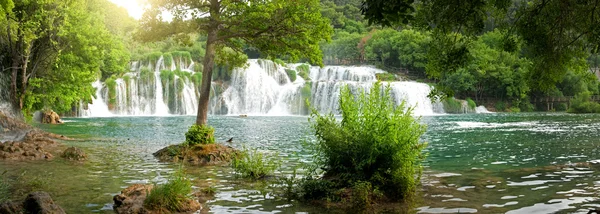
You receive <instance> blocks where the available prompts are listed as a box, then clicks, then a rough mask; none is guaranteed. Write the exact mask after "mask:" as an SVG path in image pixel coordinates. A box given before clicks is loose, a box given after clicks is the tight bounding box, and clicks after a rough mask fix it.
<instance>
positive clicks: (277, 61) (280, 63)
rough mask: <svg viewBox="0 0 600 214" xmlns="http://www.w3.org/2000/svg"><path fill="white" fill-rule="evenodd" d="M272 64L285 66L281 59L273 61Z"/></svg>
mask: <svg viewBox="0 0 600 214" xmlns="http://www.w3.org/2000/svg"><path fill="white" fill-rule="evenodd" d="M273 62H274V63H275V64H278V65H280V66H285V62H284V61H283V60H281V59H274V60H273Z"/></svg>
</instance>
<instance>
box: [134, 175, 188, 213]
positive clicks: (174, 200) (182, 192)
mask: <svg viewBox="0 0 600 214" xmlns="http://www.w3.org/2000/svg"><path fill="white" fill-rule="evenodd" d="M191 193H192V183H191V181H190V180H189V179H187V178H186V177H185V175H184V174H183V173H182V172H177V173H176V174H175V175H174V176H173V177H172V178H171V179H170V180H169V181H168V182H167V183H165V184H162V185H155V186H154V188H152V190H151V191H150V193H148V195H147V196H146V199H145V200H144V206H145V207H147V208H149V209H151V210H164V209H167V210H168V211H172V212H178V211H183V210H184V209H185V206H186V204H185V203H186V202H187V201H188V200H191V197H190V194H191Z"/></svg>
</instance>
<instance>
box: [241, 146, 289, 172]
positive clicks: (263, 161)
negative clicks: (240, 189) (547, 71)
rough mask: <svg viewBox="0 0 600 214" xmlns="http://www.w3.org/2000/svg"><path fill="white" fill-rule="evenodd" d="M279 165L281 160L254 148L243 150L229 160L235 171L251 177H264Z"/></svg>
mask: <svg viewBox="0 0 600 214" xmlns="http://www.w3.org/2000/svg"><path fill="white" fill-rule="evenodd" d="M280 165H281V162H280V161H279V160H278V159H276V158H274V157H269V156H265V155H264V154H263V153H261V152H258V151H257V150H256V149H253V150H248V149H246V150H243V151H242V152H240V154H239V155H238V156H237V157H234V158H233V159H232V160H231V166H232V167H233V170H235V172H237V173H239V174H241V175H242V176H243V177H246V178H251V179H261V178H264V177H265V176H267V175H270V174H271V173H273V172H274V171H275V170H276V169H277V168H279V166H280Z"/></svg>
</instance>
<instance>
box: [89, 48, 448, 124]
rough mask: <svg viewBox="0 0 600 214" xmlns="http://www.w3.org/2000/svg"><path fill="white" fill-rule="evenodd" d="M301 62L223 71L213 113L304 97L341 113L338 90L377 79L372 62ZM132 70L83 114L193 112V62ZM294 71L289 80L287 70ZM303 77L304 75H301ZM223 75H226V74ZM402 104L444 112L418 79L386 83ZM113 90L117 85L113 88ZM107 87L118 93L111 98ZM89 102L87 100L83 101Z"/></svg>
mask: <svg viewBox="0 0 600 214" xmlns="http://www.w3.org/2000/svg"><path fill="white" fill-rule="evenodd" d="M298 65H299V64H289V65H279V64H277V63H274V62H272V61H270V60H261V59H251V60H248V62H247V65H246V66H245V67H243V68H236V69H233V70H226V69H225V70H223V69H221V70H219V71H215V72H225V73H227V75H225V76H227V77H223V73H221V75H220V77H216V76H217V74H216V73H213V77H214V78H215V79H214V80H213V82H212V84H211V94H210V103H209V114H226V115H242V114H243V115H306V114H308V106H306V103H305V100H307V99H308V100H309V102H310V104H311V105H312V106H313V107H314V108H316V109H317V110H318V111H320V112H323V113H329V112H333V113H335V114H339V110H338V109H339V103H338V102H339V92H340V89H341V88H342V87H343V86H346V85H348V86H349V87H350V89H351V91H352V92H355V93H358V92H359V91H362V90H365V91H367V92H368V91H369V89H370V88H371V87H372V86H373V84H374V83H375V82H376V81H377V78H376V75H377V74H378V73H385V71H382V70H380V69H377V68H375V67H372V66H325V67H322V68H321V67H316V66H313V67H310V69H309V71H308V73H307V74H306V75H300V74H299V72H298V71H296V69H297V68H296V67H297V66H298ZM130 66H131V69H130V70H131V72H130V73H127V74H125V75H124V76H123V77H122V78H119V79H117V80H116V81H115V85H116V86H115V87H114V89H109V87H108V86H107V84H105V83H101V82H99V81H98V82H95V83H94V84H93V86H94V87H95V88H96V97H95V98H93V99H92V101H93V103H92V104H89V105H87V109H81V110H80V112H81V114H80V115H81V116H89V117H100V116H141V115H195V114H196V113H197V110H198V100H199V94H200V87H199V86H198V85H196V84H195V83H194V81H193V80H192V79H193V78H192V75H193V74H194V69H193V68H194V63H193V62H192V61H191V60H186V59H181V58H178V59H176V60H173V63H171V65H170V66H166V65H165V63H164V59H163V57H160V58H159V59H158V60H156V62H132V63H131V64H130ZM293 72H296V74H297V75H296V76H297V77H296V79H295V80H294V81H291V79H290V76H288V73H293ZM301 76H304V77H305V78H306V79H304V78H302V77H301ZM223 78H225V79H223ZM385 84H387V85H389V86H390V88H391V96H392V98H393V100H394V102H396V104H398V105H399V104H400V103H401V102H402V101H405V102H406V104H407V105H408V106H415V110H414V113H415V114H416V115H432V114H438V113H444V111H443V106H442V105H441V104H440V103H439V102H431V100H430V99H429V98H427V95H428V94H429V93H430V92H431V87H430V86H428V85H427V84H424V83H416V82H389V83H384V85H385ZM110 90H115V91H114V93H113V92H112V91H110ZM109 91H110V93H111V94H114V95H113V96H114V97H113V98H112V99H111V98H109ZM82 106H85V105H82Z"/></svg>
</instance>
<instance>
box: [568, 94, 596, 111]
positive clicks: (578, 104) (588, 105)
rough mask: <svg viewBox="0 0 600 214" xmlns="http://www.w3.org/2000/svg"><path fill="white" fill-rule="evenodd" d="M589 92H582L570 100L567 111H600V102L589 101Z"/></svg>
mask: <svg viewBox="0 0 600 214" xmlns="http://www.w3.org/2000/svg"><path fill="white" fill-rule="evenodd" d="M591 96H592V93H591V92H582V93H579V94H577V95H575V97H574V98H573V99H572V100H571V106H570V107H569V110H567V112H569V113H600V104H599V103H596V102H593V101H591Z"/></svg>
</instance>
